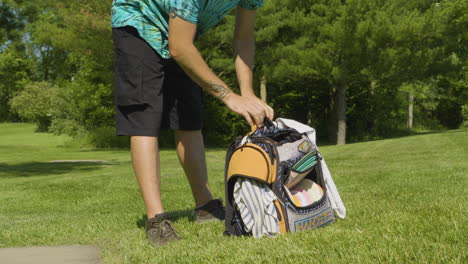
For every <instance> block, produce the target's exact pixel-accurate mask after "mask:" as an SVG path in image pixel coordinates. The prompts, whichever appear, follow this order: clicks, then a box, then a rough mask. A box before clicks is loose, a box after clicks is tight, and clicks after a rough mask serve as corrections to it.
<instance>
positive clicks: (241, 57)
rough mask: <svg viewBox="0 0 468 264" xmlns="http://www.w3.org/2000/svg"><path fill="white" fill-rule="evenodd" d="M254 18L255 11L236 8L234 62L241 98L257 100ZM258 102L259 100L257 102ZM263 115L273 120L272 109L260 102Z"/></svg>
mask: <svg viewBox="0 0 468 264" xmlns="http://www.w3.org/2000/svg"><path fill="white" fill-rule="evenodd" d="M255 17H256V11H255V10H249V9H244V8H242V7H238V8H237V13H236V28H235V30H234V39H233V47H234V61H235V66H236V73H237V80H238V83H239V87H240V90H241V94H242V96H245V97H251V98H254V99H256V100H259V99H258V98H257V97H256V96H255V93H254V91H253V87H252V83H253V65H254V57H255V36H254V32H255ZM259 101H260V100H259ZM261 103H262V107H263V108H264V111H265V114H266V116H267V117H268V118H270V119H273V109H272V108H271V107H269V106H268V105H267V104H266V103H264V102H262V101H261Z"/></svg>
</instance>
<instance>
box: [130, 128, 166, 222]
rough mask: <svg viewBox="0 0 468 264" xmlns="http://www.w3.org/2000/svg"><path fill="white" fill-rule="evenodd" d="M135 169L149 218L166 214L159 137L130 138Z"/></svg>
mask: <svg viewBox="0 0 468 264" xmlns="http://www.w3.org/2000/svg"><path fill="white" fill-rule="evenodd" d="M130 144H131V151H132V161H133V169H134V171H135V175H136V178H137V181H138V184H139V185H140V190H141V195H142V197H143V201H144V203H145V207H146V214H147V215H148V218H151V217H153V216H154V215H156V214H160V213H163V212H164V208H163V206H162V202H161V193H160V189H159V186H160V182H161V181H160V167H159V146H158V138H157V137H143V136H133V137H131V138H130Z"/></svg>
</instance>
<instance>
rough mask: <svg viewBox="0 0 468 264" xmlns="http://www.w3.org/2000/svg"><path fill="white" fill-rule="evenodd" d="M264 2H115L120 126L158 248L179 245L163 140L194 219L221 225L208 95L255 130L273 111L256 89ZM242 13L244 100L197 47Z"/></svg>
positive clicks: (239, 40) (239, 38)
mask: <svg viewBox="0 0 468 264" xmlns="http://www.w3.org/2000/svg"><path fill="white" fill-rule="evenodd" d="M262 2H263V1H262V0H234V1H233V0H128V1H125V0H114V1H113V6H112V27H113V38H114V46H115V53H116V68H115V79H116V90H115V93H116V105H117V106H116V126H117V134H118V135H126V136H130V137H131V139H130V142H131V154H132V161H133V168H134V171H135V174H136V178H137V181H138V183H139V186H140V190H141V193H142V197H143V201H144V203H145V207H146V212H147V215H148V221H147V223H146V235H147V238H148V240H149V242H150V243H151V244H152V245H154V246H159V245H163V244H165V243H167V242H169V241H171V240H177V239H179V236H178V235H177V233H176V231H175V229H174V227H173V225H172V223H171V222H170V220H169V217H168V215H167V213H165V212H164V208H163V205H162V202H161V195H160V188H159V185H160V166H159V165H160V164H159V152H158V136H159V133H160V130H161V129H172V130H174V131H175V140H176V148H177V154H178V156H179V160H180V163H181V165H182V167H183V168H184V171H185V174H186V176H187V178H188V180H189V183H190V187H191V190H192V193H193V197H194V200H195V205H196V208H195V220H196V221H198V222H203V221H209V220H216V219H218V220H223V219H224V208H223V206H222V204H221V201H220V200H214V199H213V197H212V195H211V192H210V189H209V185H208V178H207V170H206V161H205V153H204V145H203V137H202V134H201V128H202V103H201V97H202V94H201V93H202V92H201V89H200V87H201V88H203V89H204V90H205V91H206V92H208V93H210V94H211V95H213V96H214V97H215V98H217V99H218V100H221V101H222V102H223V103H224V104H225V105H226V106H227V107H228V108H229V109H230V110H232V111H234V112H236V113H238V114H241V115H242V116H243V117H244V118H245V119H246V120H247V122H248V123H249V124H250V125H254V124H256V125H257V126H261V125H262V122H263V120H264V118H265V117H269V118H270V119H271V118H273V110H272V109H271V108H270V107H269V106H268V105H266V104H265V103H264V102H263V101H261V100H259V99H258V98H257V97H256V96H255V95H254V92H253V89H252V79H253V77H252V68H253V60H254V50H255V48H254V24H255V9H256V8H258V7H260V6H261V5H262ZM236 7H237V14H236V28H235V34H234V43H233V46H234V56H235V67H236V72H237V78H238V83H239V86H240V90H241V96H239V95H237V94H235V93H234V92H232V90H231V89H230V88H229V87H228V86H227V85H226V84H225V83H224V82H223V81H222V80H221V79H219V78H218V77H217V76H216V75H215V74H214V73H213V72H212V71H211V69H210V68H209V67H208V65H207V64H206V62H205V61H204V59H203V58H202V57H201V55H200V53H199V52H198V50H197V48H196V47H195V45H194V40H195V39H196V37H197V36H199V35H201V34H203V33H204V32H206V31H207V30H208V29H210V28H212V27H213V26H214V25H216V24H217V23H218V22H219V21H220V20H221V19H222V18H223V17H224V16H225V15H226V14H227V13H228V12H229V11H230V10H231V9H233V8H236Z"/></svg>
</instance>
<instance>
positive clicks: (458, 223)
mask: <svg viewBox="0 0 468 264" xmlns="http://www.w3.org/2000/svg"><path fill="white" fill-rule="evenodd" d="M33 130H34V126H33V125H30V124H0V247H18V246H39V245H70V244H92V245H96V246H97V247H99V248H100V249H101V254H102V258H103V260H104V262H105V263H294V264H302V263H467V262H468V258H467V244H468V239H467V238H468V214H467V212H468V210H467V191H466V189H467V186H468V185H467V183H468V182H467V179H468V131H466V130H456V131H449V132H446V133H438V134H424V135H416V136H410V137H405V138H399V139H390V140H382V141H374V142H367V143H359V144H350V145H345V146H329V147H322V148H321V151H322V154H323V156H324V157H325V159H326V160H327V163H328V165H329V167H330V169H331V172H332V175H333V177H334V180H335V182H336V184H337V186H338V189H339V191H340V193H341V196H342V198H343V200H344V202H345V205H346V207H347V210H348V215H347V218H346V219H345V220H338V221H337V222H336V223H334V224H332V225H329V226H327V227H325V228H320V229H316V230H312V231H307V232H302V233H291V234H287V235H281V236H278V237H276V238H262V239H253V238H248V237H242V238H233V237H224V236H223V234H222V233H223V231H224V225H223V223H222V222H217V223H206V224H197V223H194V222H192V216H191V210H192V208H193V199H192V196H191V192H190V189H189V186H188V183H187V181H186V180H185V177H184V175H183V171H182V169H181V168H180V167H179V165H178V161H177V157H176V155H175V152H174V151H172V150H163V151H162V152H161V162H162V165H163V168H162V193H163V201H164V204H165V207H166V210H167V211H168V212H170V213H171V214H172V215H173V217H174V220H175V226H176V228H177V230H178V231H179V233H180V234H181V236H182V237H183V240H181V241H177V242H174V243H171V244H169V245H167V246H164V247H161V248H157V249H155V248H152V247H150V246H149V245H148V244H147V242H146V240H145V233H144V229H143V227H142V226H143V223H144V217H145V213H144V207H143V203H142V201H141V198H140V194H139V190H138V186H137V184H136V181H135V178H134V176H133V171H132V168H131V162H130V155H129V152H128V151H127V150H118V151H116V150H109V151H108V150H92V149H79V148H71V147H66V146H69V145H73V144H68V143H67V142H69V141H70V139H69V138H67V137H65V136H53V135H50V134H44V133H33ZM224 155H225V152H224V151H223V150H208V151H207V160H208V168H209V177H210V183H211V187H212V190H213V192H214V195H215V196H216V197H224V183H223V169H224ZM51 160H105V162H101V163H93V162H78V163H72V162H69V163H66V162H65V163H50V162H49V161H51ZM0 263H1V260H0Z"/></svg>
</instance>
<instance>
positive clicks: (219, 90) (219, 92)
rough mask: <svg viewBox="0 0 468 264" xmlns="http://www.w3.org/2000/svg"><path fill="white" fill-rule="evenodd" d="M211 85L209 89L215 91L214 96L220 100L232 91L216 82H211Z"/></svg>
mask: <svg viewBox="0 0 468 264" xmlns="http://www.w3.org/2000/svg"><path fill="white" fill-rule="evenodd" d="M209 85H210V86H209V88H208V90H210V91H211V92H213V93H214V96H215V97H216V98H217V99H219V100H221V99H223V98H224V97H225V96H226V95H228V94H229V93H230V92H231V91H230V90H229V89H228V88H226V87H224V86H222V85H219V84H216V83H210V84H209Z"/></svg>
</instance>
